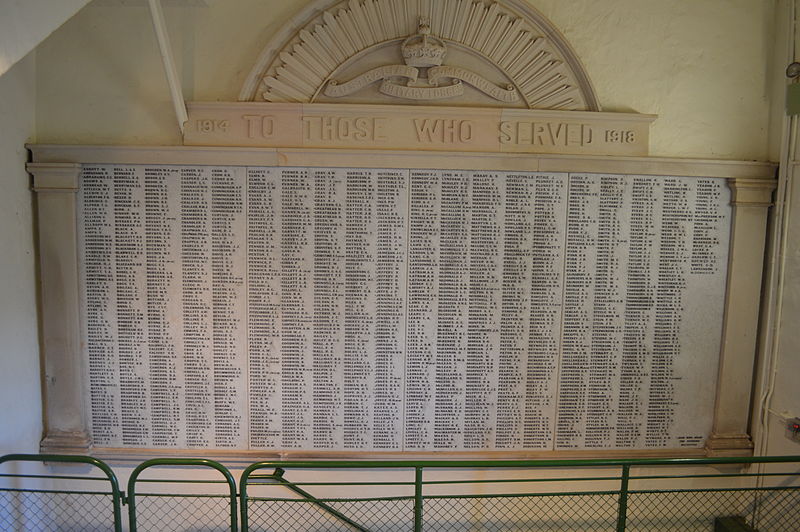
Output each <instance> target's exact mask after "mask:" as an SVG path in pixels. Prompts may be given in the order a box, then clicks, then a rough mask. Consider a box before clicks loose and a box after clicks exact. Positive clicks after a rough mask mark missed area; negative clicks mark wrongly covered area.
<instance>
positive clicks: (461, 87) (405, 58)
mask: <svg viewBox="0 0 800 532" xmlns="http://www.w3.org/2000/svg"><path fill="white" fill-rule="evenodd" d="M239 100H240V101H266V102H296V103H321V102H327V103H333V102H342V103H372V104H374V103H387V104H404V103H406V104H419V103H424V104H432V103H433V104H441V105H465V106H469V105H475V106H496V107H517V108H528V109H559V110H583V111H599V110H600V106H599V104H598V102H597V97H596V96H595V93H594V89H593V88H592V85H591V82H590V81H589V77H588V76H587V75H586V72H585V70H584V68H583V66H582V65H581V63H580V61H579V60H578V58H577V56H576V55H575V53H574V52H573V51H572V48H571V47H570V46H569V44H568V43H567V42H566V41H565V40H564V38H563V36H561V34H560V33H559V32H558V30H556V29H555V28H554V27H553V26H552V24H551V23H550V22H549V21H548V20H547V19H546V18H544V17H543V16H542V15H541V14H540V13H538V12H537V11H535V10H534V9H533V8H531V7H530V6H528V5H527V4H526V3H525V2H524V0H502V1H496V2H494V1H483V0H344V1H343V0H318V1H316V2H312V3H311V4H309V5H308V6H307V7H306V8H305V9H304V10H302V11H301V12H300V13H298V15H297V16H295V18H294V19H293V21H292V23H290V24H288V25H286V26H285V29H284V30H283V31H282V32H280V33H279V34H277V35H276V36H275V37H274V38H273V39H272V41H271V42H270V43H269V44H268V45H267V47H266V48H265V50H264V52H263V53H262V54H261V57H260V58H259V60H258V62H257V63H256V65H255V66H254V67H253V69H252V70H251V72H250V75H249V76H248V78H247V81H246V82H245V85H244V87H243V88H242V91H241V93H240V95H239Z"/></svg>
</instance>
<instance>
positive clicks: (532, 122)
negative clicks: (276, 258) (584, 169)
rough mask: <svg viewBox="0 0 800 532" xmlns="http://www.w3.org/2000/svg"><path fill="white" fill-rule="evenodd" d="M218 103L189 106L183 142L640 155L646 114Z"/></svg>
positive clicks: (644, 149) (645, 136)
mask: <svg viewBox="0 0 800 532" xmlns="http://www.w3.org/2000/svg"><path fill="white" fill-rule="evenodd" d="M195 105H199V104H195ZM218 107H219V106H214V105H212V104H202V111H200V109H194V106H191V107H190V108H189V110H190V111H192V115H193V116H190V121H189V123H188V124H187V128H186V133H185V136H184V143H185V144H187V145H218V146H262V147H276V148H279V147H286V148H292V147H298V148H301V147H320V148H337V147H341V148H380V149H399V150H415V149H422V150H426V151H427V150H443V151H450V150H455V151H475V152H494V151H496V152H518V153H555V154H587V155H621V156H641V155H646V154H647V151H648V150H647V145H648V128H649V125H650V122H652V120H653V117H652V116H638V115H623V116H619V114H618V113H613V114H612V113H567V112H558V111H534V110H530V111H528V110H516V109H514V110H508V109H503V110H495V109H460V108H442V109H435V108H424V107H418V108H415V109H412V108H410V107H409V106H374V107H375V109H372V108H370V106H356V105H344V104H340V105H337V106H333V105H327V104H308V105H291V104H286V105H283V104H269V106H268V107H269V110H268V109H267V108H265V106H264V105H259V106H253V105H247V106H245V107H246V109H241V110H240V111H239V112H232V111H233V110H228V109H223V108H218ZM333 107H336V109H333ZM259 111H260V112H259Z"/></svg>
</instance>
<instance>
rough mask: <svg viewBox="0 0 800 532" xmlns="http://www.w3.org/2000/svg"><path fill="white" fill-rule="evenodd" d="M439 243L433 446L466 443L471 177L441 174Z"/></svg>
mask: <svg viewBox="0 0 800 532" xmlns="http://www.w3.org/2000/svg"><path fill="white" fill-rule="evenodd" d="M440 180H441V181H440V183H441V195H440V198H441V200H440V207H439V212H440V215H439V216H440V221H439V226H440V228H441V232H440V245H439V282H438V295H439V298H438V305H437V317H438V321H437V331H436V384H435V388H436V391H435V404H434V427H433V428H434V436H433V448H434V449H436V450H443V449H460V448H461V447H462V446H463V444H464V443H463V442H464V416H465V404H464V403H465V385H466V363H467V332H468V327H469V323H468V319H469V254H468V252H467V250H468V246H469V241H470V186H469V184H470V176H469V172H450V171H442V172H441V173H440Z"/></svg>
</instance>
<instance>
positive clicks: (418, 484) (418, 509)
mask: <svg viewBox="0 0 800 532" xmlns="http://www.w3.org/2000/svg"><path fill="white" fill-rule="evenodd" d="M414 532H422V468H421V467H419V466H417V467H416V468H414Z"/></svg>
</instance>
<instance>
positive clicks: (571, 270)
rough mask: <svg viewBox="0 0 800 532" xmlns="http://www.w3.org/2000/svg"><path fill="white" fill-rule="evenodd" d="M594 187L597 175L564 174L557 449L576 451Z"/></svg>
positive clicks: (587, 331)
mask: <svg viewBox="0 0 800 532" xmlns="http://www.w3.org/2000/svg"><path fill="white" fill-rule="evenodd" d="M598 185H599V178H598V177H597V176H592V175H570V176H569V190H568V195H567V224H566V227H567V234H566V245H565V252H564V253H565V260H566V264H565V268H564V274H565V275H564V283H565V286H564V311H563V312H564V318H563V325H562V349H561V360H560V367H559V376H558V398H557V401H558V403H557V414H556V430H555V440H556V441H555V448H556V449H571V448H574V449H577V448H581V447H582V444H583V436H584V429H585V427H586V404H587V397H586V395H587V388H588V379H589V360H590V345H591V335H592V326H591V315H592V306H593V303H594V291H595V283H594V281H595V280H594V264H595V253H596V243H597V212H598V188H599V187H598Z"/></svg>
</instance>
